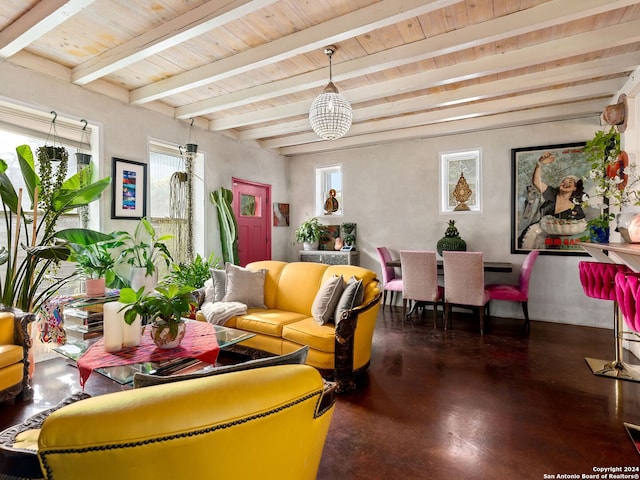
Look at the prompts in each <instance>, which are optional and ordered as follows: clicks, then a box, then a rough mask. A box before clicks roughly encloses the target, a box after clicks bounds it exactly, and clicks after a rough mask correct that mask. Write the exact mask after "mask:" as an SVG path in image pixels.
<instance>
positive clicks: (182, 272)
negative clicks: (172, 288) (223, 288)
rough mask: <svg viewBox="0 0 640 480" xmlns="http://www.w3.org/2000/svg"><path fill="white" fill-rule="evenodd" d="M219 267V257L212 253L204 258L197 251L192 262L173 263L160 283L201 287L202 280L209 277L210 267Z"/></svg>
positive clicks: (202, 284)
mask: <svg viewBox="0 0 640 480" xmlns="http://www.w3.org/2000/svg"><path fill="white" fill-rule="evenodd" d="M219 267H220V259H219V258H218V257H215V256H214V255H213V253H212V254H211V255H209V258H206V259H205V258H203V257H202V256H201V255H200V254H199V253H198V254H196V258H194V259H193V261H192V262H189V263H182V262H180V263H173V264H172V265H171V267H170V269H169V272H168V273H167V274H166V275H165V277H164V278H163V279H162V281H161V282H160V284H161V285H170V284H172V283H175V284H176V285H178V286H183V285H189V286H191V287H194V288H202V287H203V286H204V282H206V281H207V280H208V279H209V278H211V269H212V268H219Z"/></svg>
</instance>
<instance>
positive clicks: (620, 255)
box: [578, 242, 640, 272]
mask: <svg viewBox="0 0 640 480" xmlns="http://www.w3.org/2000/svg"><path fill="white" fill-rule="evenodd" d="M578 245H580V246H581V247H582V248H583V249H584V250H585V251H586V252H587V253H588V254H589V255H591V256H592V257H593V258H594V259H596V260H598V261H599V262H615V263H624V264H625V265H627V266H628V267H629V268H631V269H632V270H633V271H635V272H639V271H640V243H625V242H612V243H591V242H578Z"/></svg>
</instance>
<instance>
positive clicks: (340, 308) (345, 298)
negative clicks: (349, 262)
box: [333, 277, 364, 325]
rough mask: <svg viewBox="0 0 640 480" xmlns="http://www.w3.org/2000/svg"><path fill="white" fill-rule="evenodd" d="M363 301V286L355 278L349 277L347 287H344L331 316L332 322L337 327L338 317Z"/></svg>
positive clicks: (360, 281)
mask: <svg viewBox="0 0 640 480" xmlns="http://www.w3.org/2000/svg"><path fill="white" fill-rule="evenodd" d="M363 299H364V286H363V285H362V280H358V279H357V278H356V277H351V279H350V280H349V282H348V283H347V286H346V287H345V289H344V291H343V292H342V295H341V296H340V299H339V301H338V304H337V305H336V311H335V314H334V316H333V321H334V323H335V324H336V325H337V324H338V323H339V322H340V317H342V313H343V312H344V311H345V310H351V309H352V308H355V307H357V306H358V305H361V304H362V300H363Z"/></svg>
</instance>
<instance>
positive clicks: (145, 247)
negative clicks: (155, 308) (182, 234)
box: [117, 218, 173, 292]
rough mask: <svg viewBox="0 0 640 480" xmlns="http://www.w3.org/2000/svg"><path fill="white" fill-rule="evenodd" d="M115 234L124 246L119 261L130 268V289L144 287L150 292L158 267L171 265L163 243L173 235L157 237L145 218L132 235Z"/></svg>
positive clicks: (127, 233) (156, 276)
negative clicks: (162, 264)
mask: <svg viewBox="0 0 640 480" xmlns="http://www.w3.org/2000/svg"><path fill="white" fill-rule="evenodd" d="M117 234H118V236H119V238H120V240H122V242H123V245H124V248H123V249H122V251H121V253H120V261H123V262H125V263H128V264H129V265H130V266H131V277H130V280H131V288H133V289H134V290H137V289H138V288H140V287H141V286H143V285H144V286H145V287H146V291H147V292H150V291H152V290H153V287H154V286H155V285H156V284H157V283H158V281H157V278H158V272H157V267H158V265H159V264H161V263H164V264H165V265H166V266H167V267H169V265H170V264H171V261H172V257H171V253H170V252H169V248H168V247H167V245H166V244H165V243H164V242H165V241H167V240H170V239H172V238H173V235H160V236H158V235H157V233H156V230H155V228H154V227H153V225H152V224H151V222H150V221H149V220H148V219H146V218H141V219H140V221H139V222H138V225H136V228H135V230H134V232H133V235H131V233H129V232H117Z"/></svg>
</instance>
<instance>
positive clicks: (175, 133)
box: [0, 62, 289, 259]
mask: <svg viewBox="0 0 640 480" xmlns="http://www.w3.org/2000/svg"><path fill="white" fill-rule="evenodd" d="M0 79H2V80H1V81H0V96H2V97H6V98H7V99H12V100H15V101H16V102H18V103H22V104H25V105H28V106H30V107H33V108H37V109H41V110H42V111H43V112H46V113H47V114H48V112H50V111H51V110H55V111H56V112H57V113H58V115H60V116H64V117H68V118H75V119H78V120H79V119H82V118H84V119H86V120H87V121H88V122H89V123H90V124H97V125H99V126H100V127H101V132H100V137H101V138H100V146H101V151H100V154H99V160H100V161H99V164H100V176H101V177H106V176H110V175H111V158H112V157H118V158H124V159H128V160H134V161H138V162H144V163H146V162H147V159H148V153H147V142H148V140H149V138H153V139H160V140H163V141H166V142H169V143H173V144H176V145H178V144H184V143H185V142H186V140H187V138H188V134H189V125H190V122H186V121H178V120H175V119H173V118H171V117H168V116H166V115H163V114H160V113H157V112H154V111H151V110H148V109H146V108H142V107H134V106H131V105H128V104H126V103H124V102H120V101H117V100H114V99H112V98H110V97H106V96H104V95H100V94H97V93H93V92H90V91H88V90H86V89H84V88H81V87H77V86H74V85H70V84H68V83H66V82H62V81H59V80H57V79H55V78H52V77H48V76H44V75H40V74H37V73H34V72H32V71H29V70H26V69H24V68H22V67H18V66H15V65H12V64H10V63H7V62H0ZM195 136H196V140H197V143H198V145H199V151H200V152H204V153H205V154H206V165H205V168H204V179H203V180H204V182H205V198H204V201H203V202H202V203H201V204H200V205H196V211H197V212H200V213H199V218H198V219H197V222H199V224H200V222H202V223H203V224H204V231H205V251H204V252H196V253H201V254H203V255H206V256H208V255H209V254H210V253H211V252H214V253H215V254H216V255H218V256H220V255H221V248H220V238H219V233H218V220H217V213H216V209H215V206H214V205H213V204H211V202H210V201H209V192H211V191H213V190H216V189H217V188H219V187H220V186H224V187H226V188H229V189H230V188H231V177H233V176H235V177H238V178H242V179H245V180H250V181H256V182H261V183H265V184H270V185H271V187H272V197H273V200H274V201H277V202H288V201H289V199H288V180H287V160H286V159H285V158H283V157H281V156H279V155H276V154H273V153H271V152H268V151H265V150H261V149H259V148H257V147H254V146H247V145H243V144H241V143H238V142H236V141H234V140H231V139H229V138H227V137H224V136H222V135H219V134H215V133H212V132H208V131H204V130H202V129H197V128H196V130H195ZM94 160H95V157H94ZM167 194H168V192H167ZM110 205H111V191H110V190H109V191H107V192H105V194H103V197H102V199H101V204H100V211H101V216H102V222H101V228H102V230H103V231H113V230H127V229H132V228H134V227H135V224H136V223H135V222H133V221H131V220H112V219H111V207H110ZM282 230H288V229H281V228H274V229H273V258H277V259H282V258H285V257H286V247H287V241H288V238H287V232H285V231H282Z"/></svg>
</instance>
